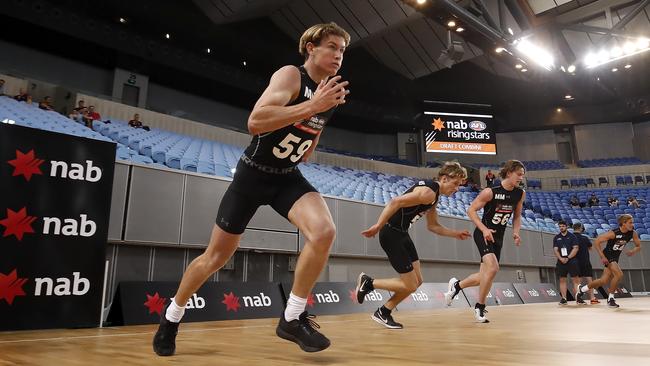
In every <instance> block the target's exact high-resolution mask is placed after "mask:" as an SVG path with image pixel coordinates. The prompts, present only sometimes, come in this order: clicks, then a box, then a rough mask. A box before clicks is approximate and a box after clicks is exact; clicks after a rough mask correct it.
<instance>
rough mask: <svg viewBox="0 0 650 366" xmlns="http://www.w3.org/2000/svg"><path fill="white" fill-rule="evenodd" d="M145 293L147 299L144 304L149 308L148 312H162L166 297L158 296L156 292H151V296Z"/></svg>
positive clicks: (159, 313)
mask: <svg viewBox="0 0 650 366" xmlns="http://www.w3.org/2000/svg"><path fill="white" fill-rule="evenodd" d="M146 295H147V301H146V302H145V303H144V306H146V307H147V308H148V309H149V314H153V313H157V314H158V315H161V314H162V310H163V308H164V307H165V302H167V299H166V298H164V297H160V295H159V294H158V293H157V292H156V293H155V294H153V296H151V295H149V294H146Z"/></svg>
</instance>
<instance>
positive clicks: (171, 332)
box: [153, 302, 180, 356]
mask: <svg viewBox="0 0 650 366" xmlns="http://www.w3.org/2000/svg"><path fill="white" fill-rule="evenodd" d="M170 304H171V302H170V303H169V304H167V306H165V308H164V309H163V311H162V313H161V315H160V325H159V326H158V331H157V332H156V335H154V336H153V351H154V352H156V354H157V355H158V356H171V355H173V354H174V352H175V351H176V334H178V325H179V324H180V323H174V322H170V321H169V320H167V318H166V317H165V314H166V313H167V308H168V307H169V305H170Z"/></svg>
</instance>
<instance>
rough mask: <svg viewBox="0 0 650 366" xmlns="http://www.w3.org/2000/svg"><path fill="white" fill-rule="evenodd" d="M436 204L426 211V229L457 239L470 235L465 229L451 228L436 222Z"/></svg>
mask: <svg viewBox="0 0 650 366" xmlns="http://www.w3.org/2000/svg"><path fill="white" fill-rule="evenodd" d="M436 206H437V204H436ZM436 206H433V207H431V209H430V210H429V211H428V212H427V229H428V230H429V231H431V232H432V233H436V234H438V235H442V236H449V237H451V238H456V239H459V240H465V239H467V238H469V237H470V236H471V235H470V233H469V231H467V230H463V231H459V230H452V229H450V228H448V227H445V226H443V225H441V224H440V223H439V222H438V212H437V211H436Z"/></svg>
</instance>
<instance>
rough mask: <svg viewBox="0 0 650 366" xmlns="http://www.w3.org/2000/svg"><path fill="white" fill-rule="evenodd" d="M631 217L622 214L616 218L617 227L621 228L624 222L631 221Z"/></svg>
mask: <svg viewBox="0 0 650 366" xmlns="http://www.w3.org/2000/svg"><path fill="white" fill-rule="evenodd" d="M632 219H633V217H632V215H630V214H622V215H621V216H619V217H618V226H623V224H625V223H626V222H628V221H630V220H632Z"/></svg>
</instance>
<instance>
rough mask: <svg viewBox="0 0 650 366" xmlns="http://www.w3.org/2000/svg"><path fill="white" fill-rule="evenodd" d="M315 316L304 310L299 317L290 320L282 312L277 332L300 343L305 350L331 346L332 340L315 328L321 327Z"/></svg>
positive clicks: (279, 335) (311, 350)
mask: <svg viewBox="0 0 650 366" xmlns="http://www.w3.org/2000/svg"><path fill="white" fill-rule="evenodd" d="M315 317H316V316H315V315H311V314H308V313H307V312H306V311H303V312H302V314H300V317H298V319H296V320H292V321H290V322H288V321H287V320H286V319H285V318H284V313H282V315H281V316H280V322H279V323H278V326H277V328H275V334H277V335H278V337H280V338H284V339H286V340H288V341H291V342H294V343H296V344H298V346H300V348H301V349H302V350H303V351H305V352H318V351H322V350H324V349H325V348H327V347H329V346H330V340H329V339H327V337H325V336H324V335H323V334H322V333H320V332H319V331H317V330H316V329H315V328H320V325H318V323H316V322H315V321H314V320H313V319H314V318H315Z"/></svg>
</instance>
